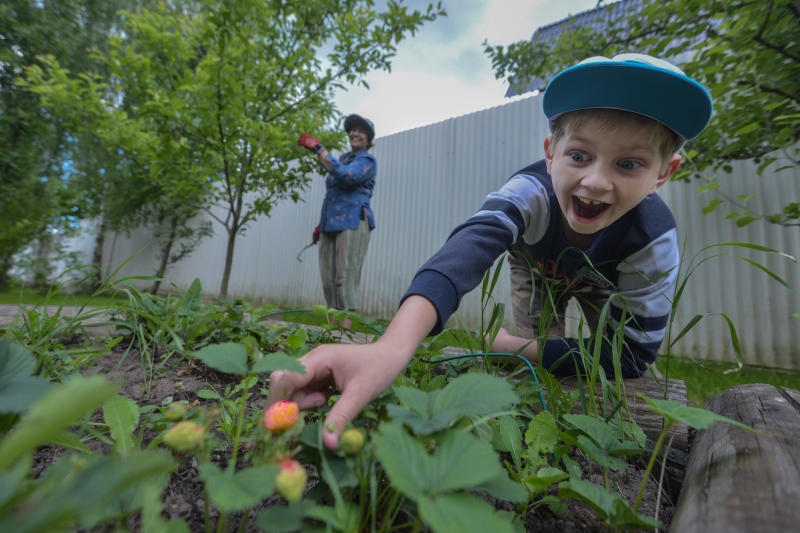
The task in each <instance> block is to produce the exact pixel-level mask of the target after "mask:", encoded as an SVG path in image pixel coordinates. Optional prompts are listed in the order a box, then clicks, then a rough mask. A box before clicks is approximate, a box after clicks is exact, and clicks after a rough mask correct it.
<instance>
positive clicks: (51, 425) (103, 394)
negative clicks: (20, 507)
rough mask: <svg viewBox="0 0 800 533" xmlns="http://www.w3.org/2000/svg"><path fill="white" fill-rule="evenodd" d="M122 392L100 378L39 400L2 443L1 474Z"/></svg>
mask: <svg viewBox="0 0 800 533" xmlns="http://www.w3.org/2000/svg"><path fill="white" fill-rule="evenodd" d="M118 388H119V385H117V384H113V383H110V382H109V381H107V380H106V379H105V378H103V377H100V376H92V377H89V378H82V377H81V378H76V379H74V380H72V381H70V382H69V383H66V384H64V385H61V386H58V387H53V388H52V389H51V390H50V391H49V392H48V393H47V394H45V395H44V396H42V397H41V398H39V400H37V402H36V403H35V404H34V405H33V407H32V408H31V409H30V411H29V412H28V414H27V416H25V417H24V418H23V419H22V421H21V422H20V423H19V424H18V425H17V426H16V428H14V430H13V432H12V433H11V434H9V435H8V436H6V438H5V439H4V440H3V441H2V442H0V470H3V469H5V468H8V466H9V465H11V464H12V463H13V462H14V461H16V459H17V458H18V457H20V456H21V455H22V454H23V453H27V452H30V451H32V450H34V449H35V448H36V447H38V446H40V445H42V444H45V443H47V442H50V441H51V440H52V439H54V438H57V437H58V436H59V435H60V434H61V432H62V431H63V430H64V429H66V428H67V427H69V426H71V425H73V424H74V423H75V422H77V421H78V419H79V418H80V417H81V416H83V415H85V414H88V413H90V412H92V411H93V410H94V409H95V408H97V407H98V406H99V405H100V404H102V403H103V402H104V401H106V400H107V399H109V398H110V397H111V396H112V395H113V394H114V393H115V392H116V390H117V389H118Z"/></svg>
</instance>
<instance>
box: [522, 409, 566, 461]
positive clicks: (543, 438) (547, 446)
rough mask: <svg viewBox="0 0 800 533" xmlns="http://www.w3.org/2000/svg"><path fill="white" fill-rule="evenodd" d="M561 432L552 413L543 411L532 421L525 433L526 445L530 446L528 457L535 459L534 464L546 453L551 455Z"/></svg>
mask: <svg viewBox="0 0 800 533" xmlns="http://www.w3.org/2000/svg"><path fill="white" fill-rule="evenodd" d="M559 434H560V431H559V429H558V426H557V425H556V420H555V418H553V415H552V414H550V411H542V412H541V413H539V414H537V415H536V416H535V417H533V420H531V423H530V424H529V425H528V430H527V431H526V432H525V444H527V445H528V456H530V457H533V460H534V462H536V461H537V459H538V456H539V455H541V454H544V453H551V452H552V451H553V450H554V449H555V447H556V445H557V444H558V437H559Z"/></svg>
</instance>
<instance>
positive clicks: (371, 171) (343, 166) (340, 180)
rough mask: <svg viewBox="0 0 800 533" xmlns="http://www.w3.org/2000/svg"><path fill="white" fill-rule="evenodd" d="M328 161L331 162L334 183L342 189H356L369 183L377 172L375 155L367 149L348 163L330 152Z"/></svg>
mask: <svg viewBox="0 0 800 533" xmlns="http://www.w3.org/2000/svg"><path fill="white" fill-rule="evenodd" d="M328 162H329V163H330V164H331V170H330V175H331V176H332V177H333V183H334V185H335V186H336V187H338V188H340V189H354V188H356V187H358V186H360V185H364V184H367V183H368V182H369V181H370V180H373V179H375V175H376V174H377V166H378V165H377V162H376V160H375V157H374V156H373V155H372V154H370V153H369V152H366V151H361V152H358V153H357V154H356V156H355V158H353V159H352V160H350V161H349V162H346V163H345V162H344V161H340V160H339V159H337V158H335V157H333V155H331V154H330V153H328Z"/></svg>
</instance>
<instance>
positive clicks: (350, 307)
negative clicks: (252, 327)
mask: <svg viewBox="0 0 800 533" xmlns="http://www.w3.org/2000/svg"><path fill="white" fill-rule="evenodd" d="M344 129H345V131H346V132H347V135H348V137H349V139H350V151H349V152H347V153H345V154H342V155H341V156H339V158H338V159H337V158H335V157H334V156H333V155H331V154H330V153H329V152H328V150H326V149H325V147H324V146H322V145H321V144H320V142H319V141H318V140H316V139H315V138H314V137H312V136H311V135H308V134H303V135H302V136H301V137H300V139H299V141H298V143H299V144H300V146H302V147H303V148H306V149H308V150H310V151H312V152H314V153H315V154H317V157H319V159H320V162H321V163H322V166H323V167H325V169H326V170H327V171H328V175H327V176H326V177H325V188H326V192H325V200H324V201H323V202H322V216H321V218H320V223H319V243H320V247H319V270H320V275H321V277H322V288H323V290H324V292H325V301H326V303H327V305H328V307H329V308H330V307H333V308H335V309H345V310H347V311H355V310H357V309H358V286H359V283H360V281H361V268H362V266H363V265H364V256H365V255H366V254H367V245H368V244H369V236H370V232H371V231H372V230H373V229H375V216H374V214H373V212H372V207H371V206H370V199H371V198H372V192H373V190H374V188H375V175H376V173H377V169H378V164H377V161H376V160H375V156H374V155H372V154H371V153H369V152H368V150H369V149H370V148H371V147H372V139H374V138H375V126H374V125H373V124H372V121H370V120H369V119H366V118H364V117H362V116H360V115H356V114H352V115H349V116H348V117H347V118H346V119H345V121H344ZM315 233H316V232H315ZM350 325H351V324H350V321H349V320H345V321H344V322H343V326H344V327H348V328H349V327H350Z"/></svg>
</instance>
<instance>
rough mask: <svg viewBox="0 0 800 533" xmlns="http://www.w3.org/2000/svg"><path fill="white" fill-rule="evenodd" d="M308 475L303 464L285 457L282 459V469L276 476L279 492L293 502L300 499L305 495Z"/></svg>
mask: <svg viewBox="0 0 800 533" xmlns="http://www.w3.org/2000/svg"><path fill="white" fill-rule="evenodd" d="M307 480H308V476H307V475H306V471H305V469H304V468H303V465H301V464H300V463H298V462H297V461H295V460H294V459H284V460H283V461H281V469H280V472H278V475H277V476H276V477H275V487H276V488H277V490H278V494H280V495H281V496H283V497H284V498H286V501H288V502H290V503H292V502H296V501H299V500H300V498H302V497H303V492H304V491H305V488H306V481H307Z"/></svg>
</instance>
